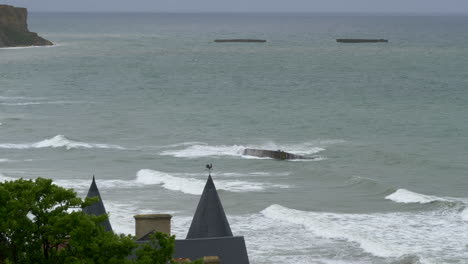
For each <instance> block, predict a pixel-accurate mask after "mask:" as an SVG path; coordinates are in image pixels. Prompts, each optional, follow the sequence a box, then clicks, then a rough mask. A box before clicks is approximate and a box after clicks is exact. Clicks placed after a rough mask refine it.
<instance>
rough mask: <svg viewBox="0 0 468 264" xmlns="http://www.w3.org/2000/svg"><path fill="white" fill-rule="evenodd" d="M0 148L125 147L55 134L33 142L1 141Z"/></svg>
mask: <svg viewBox="0 0 468 264" xmlns="http://www.w3.org/2000/svg"><path fill="white" fill-rule="evenodd" d="M0 148H4V149H35V148H66V149H75V148H88V149H89V148H99V149H125V148H124V147H121V146H119V145H109V144H99V143H86V142H79V141H73V140H70V139H68V138H66V137H65V136H63V135H57V136H55V137H53V138H49V139H45V140H42V141H39V142H35V143H19V144H15V143H3V144H0Z"/></svg>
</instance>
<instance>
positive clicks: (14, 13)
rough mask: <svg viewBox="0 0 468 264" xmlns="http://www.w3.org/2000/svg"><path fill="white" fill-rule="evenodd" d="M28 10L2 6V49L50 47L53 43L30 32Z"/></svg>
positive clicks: (0, 42) (0, 34)
mask: <svg viewBox="0 0 468 264" xmlns="http://www.w3.org/2000/svg"><path fill="white" fill-rule="evenodd" d="M27 19H28V10H27V9H26V8H20V7H14V6H9V5H0V48H3V47H25V46H50V45H53V43H52V42H50V41H48V40H47V39H44V38H41V37H40V36H39V35H37V33H35V32H30V31H29V30H28V23H27Z"/></svg>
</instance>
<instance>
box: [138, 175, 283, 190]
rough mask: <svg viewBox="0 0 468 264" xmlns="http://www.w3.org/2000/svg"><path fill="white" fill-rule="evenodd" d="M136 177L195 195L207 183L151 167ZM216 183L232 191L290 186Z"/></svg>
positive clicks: (217, 181)
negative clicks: (151, 168)
mask: <svg viewBox="0 0 468 264" xmlns="http://www.w3.org/2000/svg"><path fill="white" fill-rule="evenodd" d="M136 177H137V178H136V182H138V183H141V184H144V185H151V184H157V185H161V186H162V187H163V188H165V189H168V190H171V191H180V192H183V193H187V194H193V195H199V194H201V193H202V191H203V188H204V187H205V184H206V180H204V179H203V180H201V179H196V178H188V177H176V176H173V175H171V174H169V173H165V172H160V171H155V170H149V169H143V170H140V171H138V173H137V176H136ZM215 185H216V188H217V189H218V190H225V191H230V192H255V191H257V192H258V191H264V190H265V189H267V188H288V186H287V185H272V184H266V183H259V182H247V181H228V180H216V182H215Z"/></svg>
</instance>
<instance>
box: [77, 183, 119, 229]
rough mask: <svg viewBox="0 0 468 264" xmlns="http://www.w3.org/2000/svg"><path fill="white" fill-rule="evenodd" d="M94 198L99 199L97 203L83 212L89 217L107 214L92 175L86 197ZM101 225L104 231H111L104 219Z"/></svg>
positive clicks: (109, 225)
mask: <svg viewBox="0 0 468 264" xmlns="http://www.w3.org/2000/svg"><path fill="white" fill-rule="evenodd" d="M96 196H97V197H98V198H99V201H97V202H95V203H93V204H91V205H89V206H87V207H85V208H83V212H85V213H86V214H89V215H97V216H99V215H103V214H107V212H106V208H105V207H104V203H103V202H102V199H101V194H100V193H99V190H98V188H97V185H96V180H95V179H94V175H93V181H92V182H91V186H90V187H89V191H88V195H87V196H86V197H87V198H93V197H96ZM101 224H102V225H103V226H104V228H105V229H106V231H112V226H111V224H110V222H109V219H106V220H105V221H103V222H101Z"/></svg>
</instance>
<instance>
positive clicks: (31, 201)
mask: <svg viewBox="0 0 468 264" xmlns="http://www.w3.org/2000/svg"><path fill="white" fill-rule="evenodd" d="M95 201H96V200H95V199H94V200H93V199H87V200H86V201H83V200H82V199H80V198H79V197H77V195H76V193H75V192H74V191H73V190H72V189H64V188H62V187H59V186H56V185H54V184H52V180H49V179H43V178H37V179H36V180H35V181H33V180H23V179H19V180H17V181H9V182H8V181H7V182H4V183H0V263H10V262H11V263H26V264H27V263H39V264H41V263H129V262H130V261H129V260H128V259H127V256H129V255H130V254H131V252H132V251H133V249H134V248H135V247H136V245H135V243H134V241H133V238H132V237H131V236H124V235H115V234H113V233H110V232H106V231H104V228H103V227H102V226H101V225H99V223H100V222H102V221H103V220H104V219H106V218H107V215H103V216H92V215H87V214H85V213H83V212H82V211H81V210H76V209H81V208H83V207H85V206H87V205H89V204H91V203H92V202H95ZM73 209H75V210H73Z"/></svg>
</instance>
